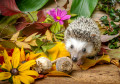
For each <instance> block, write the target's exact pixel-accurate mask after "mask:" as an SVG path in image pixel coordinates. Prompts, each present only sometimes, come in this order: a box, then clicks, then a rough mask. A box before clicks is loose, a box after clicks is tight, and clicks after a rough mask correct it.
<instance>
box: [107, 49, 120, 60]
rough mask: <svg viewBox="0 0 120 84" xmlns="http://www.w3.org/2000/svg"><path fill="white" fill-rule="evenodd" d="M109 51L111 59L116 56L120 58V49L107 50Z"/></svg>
mask: <svg viewBox="0 0 120 84" xmlns="http://www.w3.org/2000/svg"><path fill="white" fill-rule="evenodd" d="M107 53H108V55H109V56H110V58H111V59H112V58H114V59H118V60H120V49H111V50H107Z"/></svg>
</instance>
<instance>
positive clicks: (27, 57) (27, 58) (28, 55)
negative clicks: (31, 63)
mask: <svg viewBox="0 0 120 84" xmlns="http://www.w3.org/2000/svg"><path fill="white" fill-rule="evenodd" d="M29 57H30V54H29V53H28V54H27V55H26V61H28V60H29Z"/></svg>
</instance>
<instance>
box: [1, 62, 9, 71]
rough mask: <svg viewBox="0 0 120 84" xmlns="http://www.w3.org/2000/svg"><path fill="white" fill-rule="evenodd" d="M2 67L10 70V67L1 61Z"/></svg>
mask: <svg viewBox="0 0 120 84" xmlns="http://www.w3.org/2000/svg"><path fill="white" fill-rule="evenodd" d="M1 68H2V69H6V70H8V71H10V70H11V69H10V67H9V66H8V65H7V64H6V63H3V64H2V66H1Z"/></svg>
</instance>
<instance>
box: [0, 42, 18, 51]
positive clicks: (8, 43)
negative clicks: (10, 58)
mask: <svg viewBox="0 0 120 84" xmlns="http://www.w3.org/2000/svg"><path fill="white" fill-rule="evenodd" d="M0 45H2V46H3V47H5V48H9V49H14V48H15V47H17V45H16V44H15V43H13V42H11V41H1V42H0Z"/></svg>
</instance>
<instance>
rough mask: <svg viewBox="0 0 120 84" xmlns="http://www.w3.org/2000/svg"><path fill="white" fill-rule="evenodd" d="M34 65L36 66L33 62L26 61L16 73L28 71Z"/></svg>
mask: <svg viewBox="0 0 120 84" xmlns="http://www.w3.org/2000/svg"><path fill="white" fill-rule="evenodd" d="M35 64H36V61H35V60H30V61H27V62H25V63H24V64H22V65H21V66H20V67H19V68H18V71H24V70H27V69H30V67H31V66H32V65H35Z"/></svg>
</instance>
